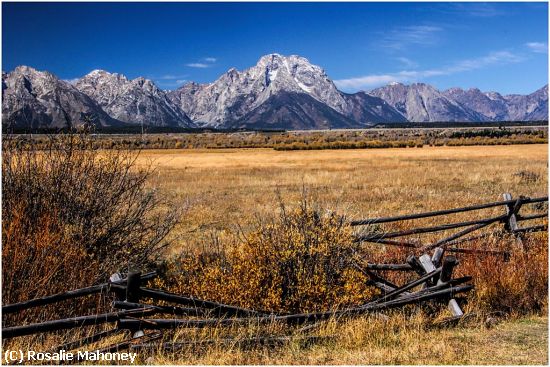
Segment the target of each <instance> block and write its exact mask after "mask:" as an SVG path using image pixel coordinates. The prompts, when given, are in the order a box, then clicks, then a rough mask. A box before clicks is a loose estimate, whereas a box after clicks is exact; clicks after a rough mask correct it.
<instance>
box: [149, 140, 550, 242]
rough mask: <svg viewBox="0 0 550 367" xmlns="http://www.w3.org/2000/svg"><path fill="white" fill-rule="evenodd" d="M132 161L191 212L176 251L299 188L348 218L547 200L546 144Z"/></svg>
mask: <svg viewBox="0 0 550 367" xmlns="http://www.w3.org/2000/svg"><path fill="white" fill-rule="evenodd" d="M138 163H139V164H140V165H147V164H152V165H153V166H154V167H156V171H155V174H154V175H153V176H152V179H151V182H150V183H151V185H152V186H154V187H157V188H158V189H160V190H161V191H162V193H163V195H164V194H165V195H167V197H168V199H169V200H171V201H174V202H176V203H178V205H179V206H180V207H184V208H186V209H187V210H186V212H185V215H184V217H183V220H182V223H181V225H180V226H179V228H178V229H177V231H176V232H175V234H176V236H177V241H176V242H177V244H178V245H177V246H176V247H177V248H174V249H173V250H175V251H177V249H178V248H180V247H181V246H196V245H197V241H200V239H201V238H204V235H205V234H207V233H209V232H213V233H219V232H220V231H223V230H226V229H231V228H234V227H235V225H237V224H238V225H240V226H241V227H243V228H244V229H246V227H247V225H249V224H251V223H253V222H254V220H255V217H256V215H259V216H265V215H271V214H274V213H275V212H276V210H277V208H278V198H277V197H278V196H279V195H280V196H281V197H282V200H283V201H284V202H285V204H287V205H291V204H295V203H297V200H299V198H300V197H301V196H302V192H303V191H304V190H305V191H307V192H308V193H309V194H310V195H311V196H312V198H313V200H314V201H315V202H316V203H318V204H319V205H322V206H323V207H325V208H327V209H330V210H334V211H337V212H338V213H341V214H346V215H347V216H348V217H350V218H354V219H356V218H357V219H358V218H367V217H375V216H386V215H397V214H404V213H411V212H419V211H429V210H438V209H447V208H452V207H460V206H465V205H471V204H477V203H481V202H489V201H498V200H501V198H502V194H503V193H504V192H510V193H512V194H513V195H515V196H517V195H526V196H531V197H537V196H544V195H547V176H548V170H547V166H548V145H547V144H534V145H505V146H465V147H427V146H425V147H423V148H396V149H349V150H320V151H275V150H272V149H225V150H224V149H220V150H218V149H216V150H184V149H175V150H160V149H159V150H145V151H142V152H141V156H140V158H139V162H138ZM497 210H498V209H497ZM468 215H469V214H468V213H466V214H465V216H461V215H460V214H459V215H457V216H456V218H457V219H462V218H467V216H468ZM430 221H431V219H426V220H421V221H416V223H415V224H422V225H424V224H430ZM425 236H428V237H427V238H429V235H425Z"/></svg>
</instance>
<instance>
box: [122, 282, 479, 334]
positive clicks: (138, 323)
mask: <svg viewBox="0 0 550 367" xmlns="http://www.w3.org/2000/svg"><path fill="white" fill-rule="evenodd" d="M472 288H473V286H472V285H464V286H458V287H451V288H447V289H442V290H438V291H434V292H419V294H417V295H411V296H409V297H407V298H399V299H395V300H391V301H388V302H385V303H380V304H373V305H366V306H363V307H358V308H352V309H346V310H339V311H327V312H317V313H309V314H296V315H283V316H275V315H273V316H261V317H248V318H233V319H206V320H189V319H145V320H139V319H121V320H120V321H119V327H120V328H124V329H130V330H137V329H158V330H160V329H174V328H179V327H184V328H204V327H216V326H220V327H222V326H231V325H246V324H255V325H258V324H268V323H274V322H283V323H287V324H303V323H306V322H314V321H319V320H326V319H329V318H331V317H339V316H350V315H359V314H365V313H369V312H373V311H379V310H384V309H390V308H395V307H401V306H404V305H407V304H411V303H418V302H422V301H426V300H432V299H436V298H440V297H452V296H454V295H455V294H459V293H463V292H467V291H469V290H471V289H472Z"/></svg>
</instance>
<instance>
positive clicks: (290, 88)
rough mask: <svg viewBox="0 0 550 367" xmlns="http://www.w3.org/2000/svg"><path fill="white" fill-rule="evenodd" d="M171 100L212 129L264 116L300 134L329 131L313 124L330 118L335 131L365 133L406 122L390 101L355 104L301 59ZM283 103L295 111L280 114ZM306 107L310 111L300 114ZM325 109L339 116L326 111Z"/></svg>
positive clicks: (280, 59)
mask: <svg viewBox="0 0 550 367" xmlns="http://www.w3.org/2000/svg"><path fill="white" fill-rule="evenodd" d="M300 95H301V96H300ZM306 96H307V97H309V98H306ZM169 97H170V99H172V101H174V103H176V104H178V106H180V107H181V109H182V110H184V111H186V112H187V114H188V115H189V116H190V117H191V119H193V120H194V121H195V122H196V123H197V124H199V125H201V126H211V127H220V126H227V125H235V124H237V125H238V123H236V122H237V121H239V122H240V123H242V122H243V118H244V117H245V116H248V118H250V116H258V114H259V115H261V116H262V119H263V120H262V123H263V124H266V125H269V126H279V125H280V126H282V125H288V126H296V128H306V127H309V128H321V126H326V124H327V123H326V122H325V121H324V120H323V119H321V120H320V121H318V124H317V126H310V123H311V121H312V119H314V118H320V116H325V117H326V116H328V115H327V114H330V115H331V116H332V118H331V119H330V120H328V124H329V126H330V127H364V126H366V125H367V124H368V123H372V122H378V121H381V120H385V121H388V118H390V119H391V118H393V119H395V120H396V121H397V122H399V121H403V120H404V119H403V118H402V116H400V115H399V114H398V113H396V111H394V110H393V108H392V107H391V106H389V105H388V104H387V103H384V101H381V100H378V99H372V100H370V99H364V98H353V97H350V96H348V95H346V94H344V93H342V92H340V91H339V90H338V89H337V88H336V86H335V85H334V83H333V82H332V80H330V79H329V77H328V76H327V75H326V73H325V71H324V70H323V69H321V68H320V67H319V66H316V65H313V64H311V63H310V62H309V61H308V60H307V59H305V58H303V57H300V56H296V55H292V56H282V55H279V54H270V55H266V56H263V57H261V58H260V60H258V63H257V64H256V65H254V66H253V67H251V68H249V69H246V70H244V71H242V72H240V71H238V70H236V69H234V68H233V69H230V70H229V71H228V72H226V73H225V74H223V75H222V76H221V77H220V78H219V79H218V80H216V81H215V82H213V83H210V84H202V85H200V84H196V83H189V84H187V85H185V86H183V87H181V88H179V89H177V90H175V91H173V92H171V93H169ZM311 99H313V100H315V101H317V102H318V103H313V102H312V101H311ZM283 100H286V101H289V102H291V104H292V105H293V107H292V108H291V107H288V108H280V107H281V106H280V102H281V101H283ZM302 102H303V103H306V105H307V106H303V108H300V107H299V106H300V105H301V103H302ZM271 103H273V106H270V104H271ZM371 104H372V106H371ZM314 105H315V106H317V107H314ZM321 105H323V106H324V107H326V108H330V109H332V110H333V111H328V110H327V109H326V108H324V107H323V108H320V107H321ZM260 106H261V108H260ZM271 107H273V111H270V108H271ZM362 107H366V108H362ZM258 108H259V109H258ZM297 108H298V109H300V110H301V112H300V114H299V115H300V116H302V118H303V124H302V125H303V126H299V125H300V124H299V123H298V120H297V117H296V116H297V115H296V112H297V110H296V109H297ZM317 108H320V110H317ZM359 110H362V111H359ZM253 111H255V112H253ZM260 111H261V112H260ZM291 111H292V112H291ZM251 121H256V118H254V119H252V120H251ZM245 125H246V126H250V123H249V122H245Z"/></svg>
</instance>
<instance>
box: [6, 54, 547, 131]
mask: <svg viewBox="0 0 550 367" xmlns="http://www.w3.org/2000/svg"><path fill="white" fill-rule="evenodd" d="M2 91H3V97H2V117H3V121H4V122H3V123H4V126H6V124H8V125H9V126H26V127H65V126H72V125H76V126H78V125H79V124H81V121H82V120H83V118H84V117H85V116H88V117H93V118H94V119H95V120H94V121H95V122H94V123H95V124H97V125H99V126H118V125H119V124H122V125H125V126H126V125H132V124H144V125H155V126H173V127H176V126H179V127H194V126H197V127H215V128H235V127H244V128H250V129H254V128H276V129H280V128H285V129H323V128H360V127H367V126H370V125H373V124H376V123H390V122H391V123H400V122H407V121H410V122H480V123H482V122H486V121H503V120H523V121H529V120H547V119H548V86H545V87H543V88H541V89H539V90H538V91H536V92H534V93H531V94H529V95H508V96H502V95H501V94H499V93H496V92H481V91H480V90H479V89H475V88H472V89H469V90H463V89H460V88H451V89H448V90H446V91H439V90H437V89H436V88H434V87H432V86H430V85H428V84H423V83H414V84H411V85H404V84H399V83H392V84H389V85H387V86H385V87H381V88H377V89H375V90H372V91H370V92H357V93H353V94H348V93H344V92H341V91H339V90H338V89H337V88H336V86H335V84H334V83H333V82H332V80H331V79H330V78H329V77H328V76H327V74H326V73H325V72H324V70H323V69H322V68H320V67H319V66H316V65H313V64H311V63H310V62H309V61H308V60H307V59H305V58H303V57H300V56H295V55H292V56H282V55H279V54H270V55H266V56H263V57H261V58H260V59H259V61H258V62H257V64H256V65H254V66H252V67H251V68H248V69H246V70H244V71H238V70H236V69H234V68H232V69H230V70H229V71H228V72H226V73H224V74H223V75H221V76H220V78H218V79H217V80H216V81H214V82H213V83H209V84H197V83H188V84H185V85H184V86H182V87H181V88H179V89H177V90H174V91H163V90H161V89H159V88H158V87H157V86H156V85H155V84H154V83H153V82H152V81H151V80H148V79H145V78H136V79H133V80H129V79H128V78H126V77H125V76H124V75H121V74H116V73H109V72H106V71H102V70H95V71H93V72H91V73H89V74H88V75H86V76H84V77H82V78H81V79H79V80H78V81H77V82H76V83H74V85H71V84H69V83H67V82H65V81H62V80H59V79H58V78H56V77H55V76H54V75H53V74H51V73H48V72H39V71H36V70H34V69H32V68H30V67H25V66H21V67H18V68H16V69H15V70H14V71H12V72H11V73H9V74H5V73H3V74H2ZM125 122H126V123H125Z"/></svg>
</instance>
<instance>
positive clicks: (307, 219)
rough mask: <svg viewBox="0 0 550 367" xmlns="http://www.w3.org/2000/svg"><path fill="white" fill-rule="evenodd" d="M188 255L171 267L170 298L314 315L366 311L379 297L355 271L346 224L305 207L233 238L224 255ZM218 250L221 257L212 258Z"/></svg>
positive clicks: (354, 246) (356, 249)
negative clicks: (176, 296)
mask: <svg viewBox="0 0 550 367" xmlns="http://www.w3.org/2000/svg"><path fill="white" fill-rule="evenodd" d="M209 248H210V251H204V250H203V251H197V252H188V253H184V254H182V255H180V256H179V257H177V258H176V259H174V260H172V261H170V263H169V264H168V265H167V268H166V274H165V279H168V280H171V281H172V283H171V284H159V285H161V286H165V287H166V286H168V287H169V288H170V289H171V290H173V291H175V292H178V293H183V294H190V295H193V296H197V297H200V298H205V299H210V300H216V301H220V302H224V303H229V304H236V305H239V306H241V307H248V308H253V309H261V310H269V311H277V312H281V311H282V312H310V311H321V310H327V309H331V308H336V307H339V306H342V307H344V306H350V305H360V304H362V303H365V302H366V301H367V300H369V299H371V298H372V297H373V296H374V295H375V294H376V292H377V291H376V290H375V289H374V288H371V287H370V286H368V285H367V278H366V276H365V275H364V274H363V273H362V272H361V271H359V270H357V269H356V268H355V266H354V258H355V257H356V255H357V253H358V252H359V250H360V249H359V245H357V244H355V243H354V242H353V241H352V233H351V230H350V228H349V227H348V225H347V224H345V221H344V219H343V218H342V217H340V216H337V215H335V214H327V215H322V214H321V212H320V211H318V210H314V209H312V208H310V207H309V206H308V203H307V201H305V200H304V201H303V202H302V203H301V205H300V206H299V207H298V208H297V209H294V210H288V209H287V208H285V207H284V206H281V210H280V215H279V217H278V219H277V220H273V221H270V222H268V223H265V222H259V223H258V224H257V225H256V227H255V229H254V230H252V232H251V233H249V234H246V235H244V234H241V235H239V236H237V235H234V236H232V243H230V245H229V246H226V250H225V251H223V250H220V249H219V248H220V244H219V243H218V242H214V243H212V244H211V246H209ZM213 249H215V250H213Z"/></svg>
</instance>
